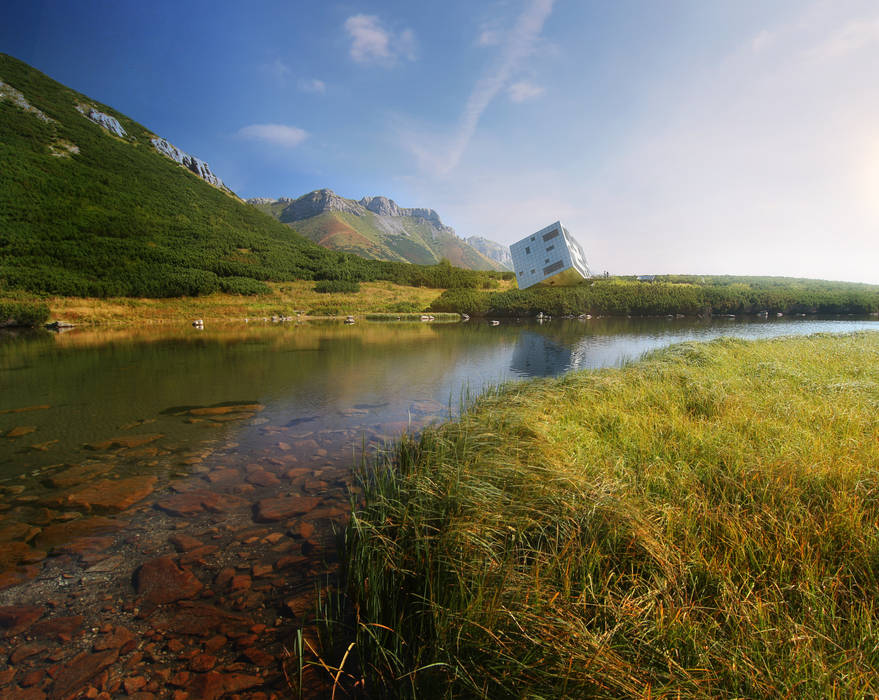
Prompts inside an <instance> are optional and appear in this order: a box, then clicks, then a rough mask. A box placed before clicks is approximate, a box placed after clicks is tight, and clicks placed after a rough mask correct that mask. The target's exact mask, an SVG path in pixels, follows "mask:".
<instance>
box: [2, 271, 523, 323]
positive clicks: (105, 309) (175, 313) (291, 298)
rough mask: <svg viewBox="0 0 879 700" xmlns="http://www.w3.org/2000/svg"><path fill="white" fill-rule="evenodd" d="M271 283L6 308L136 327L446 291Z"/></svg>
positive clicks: (415, 304)
mask: <svg viewBox="0 0 879 700" xmlns="http://www.w3.org/2000/svg"><path fill="white" fill-rule="evenodd" d="M502 284H503V283H502ZM507 284H508V283H507ZM269 286H270V288H271V293H270V294H259V295H253V296H242V295H237V294H222V293H214V294H208V295H205V296H197V297H179V298H171V299H147V298H127V297H110V298H101V299H98V298H89V297H54V296H48V297H46V296H38V295H34V294H27V293H23V292H15V293H14V294H15V296H14V298H13V297H12V296H10V297H9V298H6V297H4V296H3V295H2V294H0V308H3V306H2V305H3V304H5V303H9V304H11V303H21V302H26V303H28V304H31V305H42V306H43V307H47V308H48V309H49V310H51V314H50V317H51V318H52V319H61V320H64V321H70V322H72V323H75V324H77V325H105V324H109V325H115V326H120V325H124V326H130V325H140V324H144V323H165V322H170V323H176V322H183V321H191V320H192V319H195V318H201V319H204V320H205V321H223V320H235V321H240V320H242V319H244V318H251V319H254V318H263V317H267V316H268V317H270V316H289V315H294V314H295V313H296V312H297V311H298V312H301V313H302V314H303V315H306V316H333V315H347V314H370V313H379V314H382V313H383V314H397V315H399V314H401V313H420V312H421V311H422V310H424V309H426V308H427V307H428V306H430V303H431V302H432V301H433V300H434V299H435V298H436V297H437V296H438V295H439V294H440V293H441V291H442V290H440V289H430V288H427V287H408V286H403V285H398V284H394V283H392V282H363V283H361V284H360V291H359V292H356V293H330V294H326V293H321V292H317V291H315V289H314V288H315V286H316V285H315V283H314V282H312V281H300V282H284V283H277V284H276V283H269Z"/></svg>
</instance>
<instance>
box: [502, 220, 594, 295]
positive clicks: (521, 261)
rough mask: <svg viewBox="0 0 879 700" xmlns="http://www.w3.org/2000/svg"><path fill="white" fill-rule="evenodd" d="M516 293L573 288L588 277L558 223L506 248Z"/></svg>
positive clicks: (579, 253) (575, 248)
mask: <svg viewBox="0 0 879 700" xmlns="http://www.w3.org/2000/svg"><path fill="white" fill-rule="evenodd" d="M510 254H511V255H512V256H513V270H515V272H516V280H517V281H518V282H519V289H527V288H528V287H532V286H534V285H535V284H540V283H543V284H547V285H553V286H559V287H561V286H565V285H573V284H577V283H578V282H581V281H582V280H583V279H585V278H586V277H589V268H588V267H586V255H585V254H584V253H583V249H582V248H581V247H580V244H579V243H577V241H575V240H574V239H573V238H572V237H571V234H570V233H568V229H566V228H565V227H564V226H562V224H561V222H560V221H556V222H555V223H554V224H550V225H549V226H547V227H546V228H542V229H540V230H539V231H538V232H537V233H532V234H531V235H530V236H526V237H525V238H523V239H522V240H521V241H518V242H517V243H513V245H511V246H510Z"/></svg>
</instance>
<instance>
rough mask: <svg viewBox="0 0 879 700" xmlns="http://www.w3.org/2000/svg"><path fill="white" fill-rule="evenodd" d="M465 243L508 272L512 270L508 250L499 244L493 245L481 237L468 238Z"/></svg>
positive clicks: (493, 243)
mask: <svg viewBox="0 0 879 700" xmlns="http://www.w3.org/2000/svg"><path fill="white" fill-rule="evenodd" d="M464 240H465V241H467V243H468V244H469V245H471V246H473V247H474V248H476V250H478V251H479V252H480V253H482V254H483V255H484V256H485V257H487V258H490V259H491V260H494V261H495V262H497V263H500V264H501V265H503V266H504V267H506V268H507V269H509V270H512V269H513V256H512V255H510V248H509V247H508V246H505V245H501V244H500V243H495V242H494V241H490V240H488V239H487V238H483V237H482V236H470V237H469V238H465V239H464Z"/></svg>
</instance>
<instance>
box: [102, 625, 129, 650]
mask: <svg viewBox="0 0 879 700" xmlns="http://www.w3.org/2000/svg"><path fill="white" fill-rule="evenodd" d="M136 646H137V639H136V638H135V636H134V634H133V633H132V632H131V631H130V630H128V629H127V628H125V627H122V626H118V627H116V628H114V629H113V630H112V631H110V632H107V633H106V634H102V635H101V636H100V637H98V638H97V639H96V640H95V646H94V649H95V651H105V650H106V649H119V651H120V653H122V654H127V653H128V652H129V651H131V650H133V649H134V647H136Z"/></svg>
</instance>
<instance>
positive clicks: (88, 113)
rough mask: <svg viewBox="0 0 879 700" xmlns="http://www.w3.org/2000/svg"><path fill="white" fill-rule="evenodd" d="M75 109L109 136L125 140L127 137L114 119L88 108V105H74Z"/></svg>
mask: <svg viewBox="0 0 879 700" xmlns="http://www.w3.org/2000/svg"><path fill="white" fill-rule="evenodd" d="M76 109H77V110H78V111H79V113H80V114H82V115H83V116H84V117H87V118H88V119H91V120H92V121H93V122H94V123H95V124H100V125H101V126H102V127H104V128H105V129H106V130H107V131H109V132H110V133H111V134H115V135H116V136H118V137H119V138H125V136H126V135H127V134H126V133H125V129H123V128H122V125H121V124H120V123H119V120H118V119H116V117H111V116H110V115H109V114H104V113H103V112H99V111H98V110H96V109H95V108H94V107H89V106H88V105H76Z"/></svg>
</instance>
